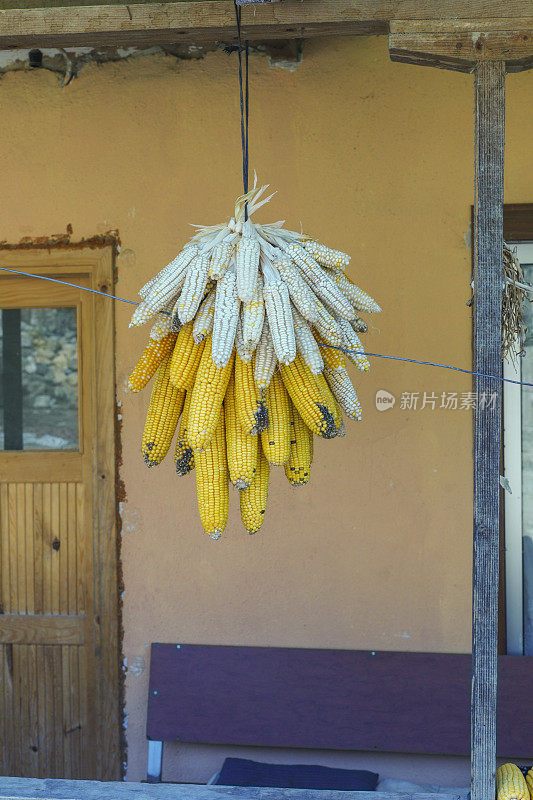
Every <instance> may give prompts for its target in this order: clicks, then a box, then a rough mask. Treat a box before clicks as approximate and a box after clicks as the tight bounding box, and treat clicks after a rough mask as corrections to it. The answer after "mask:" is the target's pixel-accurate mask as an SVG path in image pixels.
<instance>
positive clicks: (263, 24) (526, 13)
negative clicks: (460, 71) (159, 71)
mask: <svg viewBox="0 0 533 800" xmlns="http://www.w3.org/2000/svg"><path fill="white" fill-rule="evenodd" d="M13 2H14V0H4V8H5V9H6V10H4V11H3V12H0V47H2V48H9V47H33V46H39V47H64V46H67V45H70V46H75V45H83V46H101V45H117V44H122V45H127V44H129V45H142V44H148V43H149V44H164V43H167V44H168V43H175V42H202V41H219V40H222V41H234V40H235V38H236V32H235V14H234V10H233V4H232V3H230V2H227V0H195V1H194V2H193V1H189V2H177V3H132V4H128V5H124V4H117V5H109V4H108V5H100V6H99V5H93V6H87V5H84V4H81V5H77V4H76V3H72V6H75V7H76V13H75V14H73V13H72V7H69V6H68V4H67V3H66V4H65V6H63V7H49V8H28V9H13V8H11V6H12V3H13ZM17 2H18V0H17ZM30 2H31V0H30ZM63 2H65V0H63ZM7 6H10V8H7ZM490 17H495V18H501V17H507V18H512V17H518V18H524V17H530V18H531V17H533V2H532V0H522V1H520V0H509V2H505V0H446V2H441V1H440V0H423V1H422V0H396V2H395V3H391V2H390V0H305V3H302V2H300V0H284V2H283V3H262V4H258V5H251V6H248V7H246V8H243V37H244V38H246V39H249V40H250V41H254V40H256V41H257V40H264V39H269V38H270V39H283V38H290V39H292V38H302V37H309V36H335V35H349V34H357V35H365V34H379V33H387V32H388V26H389V22H390V21H391V19H404V20H406V19H407V20H408V19H415V20H416V19H422V20H423V19H452V20H456V21H457V24H458V25H459V22H460V20H461V19H467V20H468V19H484V18H490Z"/></svg>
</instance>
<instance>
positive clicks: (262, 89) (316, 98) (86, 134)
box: [0, 38, 533, 783]
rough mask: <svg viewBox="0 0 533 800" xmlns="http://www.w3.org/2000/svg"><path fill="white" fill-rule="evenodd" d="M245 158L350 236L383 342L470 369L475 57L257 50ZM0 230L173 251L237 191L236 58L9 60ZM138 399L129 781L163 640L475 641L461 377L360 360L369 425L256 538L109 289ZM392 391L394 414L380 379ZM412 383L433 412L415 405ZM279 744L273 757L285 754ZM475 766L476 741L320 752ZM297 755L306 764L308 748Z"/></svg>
mask: <svg viewBox="0 0 533 800" xmlns="http://www.w3.org/2000/svg"><path fill="white" fill-rule="evenodd" d="M508 84H509V102H508V143H509V147H508V161H507V187H506V201H507V202H518V201H523V202H525V201H531V200H532V199H533V186H532V185H531V169H530V166H531V164H530V162H531V145H530V141H531V139H530V132H531V122H532V114H533V111H532V109H533V103H532V102H531V98H532V91H533V74H531V73H524V74H522V75H516V76H511V77H510V78H509V81H508ZM251 90H252V100H251V130H250V148H251V164H252V167H253V168H255V169H256V170H257V172H258V174H259V178H260V180H262V181H269V182H270V183H271V184H272V185H273V186H274V187H275V188H276V189H278V191H279V193H278V195H277V196H276V197H275V199H274V200H273V201H272V203H271V204H270V208H269V209H268V210H267V211H265V212H264V213H263V212H260V214H259V219H262V220H270V219H279V218H286V219H287V222H288V224H289V226H291V227H295V228H297V227H298V226H299V225H300V220H301V221H302V223H303V226H304V228H305V230H306V231H309V232H312V233H313V234H315V235H316V236H317V237H319V238H320V239H322V240H324V241H325V242H327V243H330V244H332V245H333V246H336V247H340V248H342V249H344V250H347V251H349V252H350V253H352V256H353V259H352V265H351V267H350V275H351V276H352V277H353V278H354V279H356V280H357V282H358V283H360V284H361V285H362V286H363V287H364V288H365V289H367V290H368V291H369V292H370V293H371V294H372V295H373V296H375V297H376V299H377V300H378V302H380V304H381V305H382V307H383V309H384V313H383V314H382V315H381V316H380V317H379V318H378V317H376V318H374V319H372V320H371V322H372V323H373V327H372V328H371V331H370V333H369V334H368V336H367V337H366V339H365V343H366V344H367V346H368V349H369V350H370V351H372V352H378V353H390V354H396V355H406V356H412V357H414V358H418V359H426V360H431V361H442V362H446V363H450V364H456V365H459V366H462V367H468V366H469V365H470V363H471V310H470V308H469V307H468V306H467V304H466V303H467V301H468V299H469V296H470V288H469V282H470V250H469V248H468V246H467V244H466V243H465V240H466V239H467V238H468V236H467V232H468V228H469V214H470V204H471V202H472V185H473V86H472V78H471V76H468V75H462V74H455V73H449V72H444V71H439V70H431V69H422V68H418V69H417V68H414V67H409V66H405V65H398V64H391V63H390V62H389V60H388V54H387V47H386V39H385V38H353V39H341V40H324V41H313V42H309V43H307V44H306V45H305V48H304V58H303V63H302V64H301V65H300V66H299V67H298V69H296V70H295V71H287V70H283V69H275V68H272V67H270V66H269V63H268V60H267V58H266V57H262V56H254V57H252V59H251ZM0 107H1V108H2V125H1V129H2V136H1V141H2V144H1V147H0V186H1V195H2V221H1V229H0V238H2V239H8V240H10V241H18V239H19V238H20V237H22V236H25V235H38V234H43V233H53V232H57V231H61V230H64V229H65V226H66V224H67V223H69V222H70V223H72V225H73V228H74V236H75V238H80V237H81V236H88V235H92V234H94V233H98V232H103V231H105V230H107V229H109V228H118V229H119V231H120V236H121V239H122V251H121V253H120V256H119V258H118V284H117V287H116V288H117V293H118V294H119V295H122V296H124V297H128V298H134V297H135V293H136V290H137V288H138V286H139V285H140V284H141V283H143V282H144V281H145V280H147V279H148V278H149V277H150V276H151V275H152V274H153V273H154V272H156V271H157V270H158V269H159V268H160V267H161V266H163V265H164V264H166V263H167V262H168V261H169V260H170V259H171V258H172V257H173V256H174V255H175V253H176V252H177V250H178V249H179V248H181V246H182V244H183V242H184V239H185V237H186V236H188V235H189V232H190V228H188V223H189V222H202V223H212V222H218V221H220V220H222V219H223V218H225V217H227V216H228V215H230V214H231V213H232V203H233V200H234V198H235V196H236V195H237V194H238V193H239V192H240V161H239V159H240V152H239V129H238V116H237V115H238V98H237V90H236V79H235V63H234V57H231V58H230V57H228V56H226V55H224V54H223V53H212V54H208V55H207V57H206V58H205V59H203V60H200V61H192V62H178V61H176V60H175V59H173V58H171V57H165V56H162V55H153V56H147V57H144V58H141V59H136V60H131V61H128V62H122V63H119V64H107V65H105V66H103V67H96V66H88V67H86V68H85V69H84V70H83V71H82V73H81V75H80V76H79V77H78V78H77V79H76V80H74V81H73V82H72V83H71V84H70V85H69V86H68V87H67V88H64V89H62V88H60V86H59V83H58V79H57V76H55V75H53V74H51V73H44V72H18V73H10V74H7V75H4V76H3V77H2V78H1V80H0ZM116 311H117V314H116V323H117V352H116V363H117V382H118V398H119V401H120V402H121V404H122V407H121V410H122V416H123V467H122V470H121V477H122V479H123V480H124V483H125V488H126V494H127V499H126V502H125V503H124V504H123V507H122V517H123V540H122V559H123V570H124V580H125V594H124V598H123V601H124V631H125V637H124V655H125V658H126V659H127V665H128V672H127V676H126V712H127V741H128V777H129V778H131V779H139V778H142V777H143V775H144V771H145V757H146V752H145V746H146V744H145V738H144V724H145V705H146V695H147V684H148V671H147V662H148V658H149V647H148V645H149V643H150V642H151V641H176V642H196V643H213V644H255V645H282V646H306V647H342V648H378V649H398V650H403V649H406V650H419V651H431V650H436V651H454V652H464V651H467V650H468V649H469V645H470V587H471V578H470V573H471V505H472V492H471V473H472V457H471V447H472V436H471V414H470V412H469V411H468V410H464V409H463V410H460V409H458V410H444V409H441V408H439V407H438V406H439V405H440V395H441V393H442V392H459V393H461V392H467V391H469V390H470V388H471V383H470V380H469V378H468V376H464V375H460V374H454V373H451V372H445V371H442V370H438V369H433V368H424V367H419V366H414V365H408V364H403V363H397V362H391V361H383V360H380V359H374V360H373V362H372V371H371V373H370V374H369V375H363V376H361V377H359V375H357V374H356V375H355V378H356V381H357V385H358V388H359V392H360V397H361V400H362V403H363V407H364V421H363V422H362V423H359V424H353V423H352V424H349V425H348V434H347V436H346V438H344V439H342V440H334V441H329V442H326V441H319V442H317V443H316V451H315V461H314V466H313V474H312V480H311V483H310V484H309V486H308V487H306V488H302V489H299V490H292V489H291V488H290V487H289V486H288V485H287V484H286V482H285V478H284V475H283V471H282V470H279V471H275V473H274V475H273V478H272V483H271V493H270V499H269V508H268V516H267V519H266V522H265V524H264V528H263V531H262V533H261V534H260V535H258V536H255V537H253V538H250V537H247V536H246V535H245V534H244V533H243V531H242V529H241V527H240V522H239V520H238V503H237V502H236V501H237V498H236V497H235V495H233V496H232V498H231V499H232V511H231V515H230V523H229V525H228V528H227V531H226V534H225V536H224V537H223V538H222V539H221V540H220V541H219V542H213V541H211V540H209V539H208V538H207V537H206V536H205V535H204V534H203V533H202V530H201V527H200V524H199V521H198V516H197V510H196V505H195V482H194V476H189V477H187V478H183V479H179V480H178V479H176V478H175V475H174V474H173V465H172V461H171V460H170V461H168V462H165V463H164V464H163V465H162V466H161V467H160V468H159V469H154V470H151V471H148V470H147V469H146V468H145V466H144V464H143V463H142V459H141V457H140V452H139V441H140V436H141V432H142V426H143V415H144V413H145V409H146V405H147V400H148V397H147V394H143V395H140V396H139V395H131V394H129V393H127V391H126V390H125V381H126V378H127V374H128V370H129V369H130V367H131V366H132V363H133V362H134V360H135V357H136V354H137V353H138V352H139V351H140V349H141V348H142V346H143V343H144V340H145V336H146V333H145V331H143V330H128V327H127V326H128V318H129V314H130V309H129V308H128V307H127V306H125V305H121V304H117V309H116ZM378 389H385V390H387V391H389V392H391V393H393V394H394V395H395V396H396V398H397V400H396V405H395V407H394V408H393V409H391V410H389V411H386V412H379V411H378V410H377V409H376V407H375V393H376V390H378ZM402 392H420V393H423V392H427V393H434V394H435V395H437V398H438V400H437V408H435V410H432V409H431V408H425V409H423V410H421V409H420V408H419V409H418V410H402V409H401V407H400V398H401V394H402ZM167 752H168V758H167V762H166V763H167V768H166V771H165V777H166V778H170V779H171V778H181V779H188V780H205V779H206V778H207V777H208V776H209V774H210V773H211V772H213V771H214V770H215V769H216V768H217V767H218V766H219V765H220V762H221V758H222V756H223V754H224V753H225V752H229V750H228V751H226V750H225V749H224V748H190V747H189V748H172V747H169V748H167ZM269 755H270V756H272V757H275V758H279V757H280V754H279V753H278V754H272V753H270V754H269ZM312 755H313V757H314V758H315V759H317V758H318V759H319V760H320V761H321V762H322V763H343V764H356V763H357V764H368V765H369V766H371V767H375V766H376V765H377V767H378V768H379V770H380V771H381V772H382V774H384V775H390V774H396V775H401V776H403V777H410V778H413V779H416V778H423V779H431V778H434V779H436V780H439V779H440V780H443V781H446V780H449V781H450V782H456V783H466V782H467V771H466V766H465V762H464V760H455V761H453V760H439V759H430V760H427V761H426V762H424V761H422V760H420V759H417V760H412V759H411V760H410V761H408V762H406V761H405V760H402V759H401V758H400V757H392V756H383V757H379V756H377V755H372V756H365V755H364V754H345V755H340V754H312ZM285 757H291V758H295V759H296V758H298V759H300V760H307V759H309V758H311V754H305V753H304V754H293V755H291V756H287V755H285Z"/></svg>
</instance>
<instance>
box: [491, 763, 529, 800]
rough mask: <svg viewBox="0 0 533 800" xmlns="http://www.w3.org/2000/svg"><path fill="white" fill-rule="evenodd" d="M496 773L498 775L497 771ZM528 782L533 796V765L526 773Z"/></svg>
mask: <svg viewBox="0 0 533 800" xmlns="http://www.w3.org/2000/svg"><path fill="white" fill-rule="evenodd" d="M496 775H497V773H496ZM526 784H527V787H528V789H529V794H530V795H531V796H533V767H531V768H530V769H528V771H527V773H526ZM526 800H527V798H526Z"/></svg>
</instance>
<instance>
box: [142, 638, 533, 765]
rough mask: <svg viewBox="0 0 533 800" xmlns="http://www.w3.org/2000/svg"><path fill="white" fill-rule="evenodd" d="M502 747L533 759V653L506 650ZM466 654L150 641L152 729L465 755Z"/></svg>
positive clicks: (223, 739)
mask: <svg viewBox="0 0 533 800" xmlns="http://www.w3.org/2000/svg"><path fill="white" fill-rule="evenodd" d="M499 666H500V700H499V725H498V733H499V737H498V738H499V742H498V752H499V754H500V755H503V756H512V757H514V758H518V757H526V758H527V757H531V756H533V714H532V713H531V700H532V698H533V657H532V658H528V657H521V656H501V657H500V659H499ZM469 703H470V656H467V655H455V654H431V653H389V652H379V651H378V652H375V653H374V652H368V651H349V650H310V649H309V650H306V649H293V648H278V647H224V646H209V645H175V644H153V645H152V658H151V665H150V689H149V701H148V725H147V735H148V738H149V739H153V740H162V741H170V740H174V741H183V742H198V743H200V742H201V743H219V744H240V745H258V746H265V747H296V748H316V749H322V748H324V749H336V750H337V749H338V750H380V751H397V752H405V753H440V754H455V755H466V754H468V752H469Z"/></svg>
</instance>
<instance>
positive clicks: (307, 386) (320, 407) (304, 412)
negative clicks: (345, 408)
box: [281, 355, 337, 439]
mask: <svg viewBox="0 0 533 800" xmlns="http://www.w3.org/2000/svg"><path fill="white" fill-rule="evenodd" d="M281 375H282V377H283V383H284V384H285V388H286V389H287V391H288V393H289V395H290V398H291V400H292V402H293V403H294V405H295V407H296V410H297V411H298V413H299V414H300V416H301V417H302V419H303V421H304V422H305V424H306V425H307V427H308V428H309V429H310V430H311V431H312V432H313V433H315V434H316V435H317V436H322V437H323V438H324V439H333V437H334V436H336V434H337V422H336V421H335V416H336V410H335V408H330V407H329V406H328V405H327V404H326V403H325V401H324V396H323V394H322V393H321V391H320V389H319V387H318V384H317V377H319V376H316V375H313V373H312V372H311V370H310V369H309V367H308V366H307V364H305V362H304V361H303V359H302V357H301V356H300V355H297V356H296V358H295V359H294V361H293V362H292V363H291V364H287V365H282V366H281Z"/></svg>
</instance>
